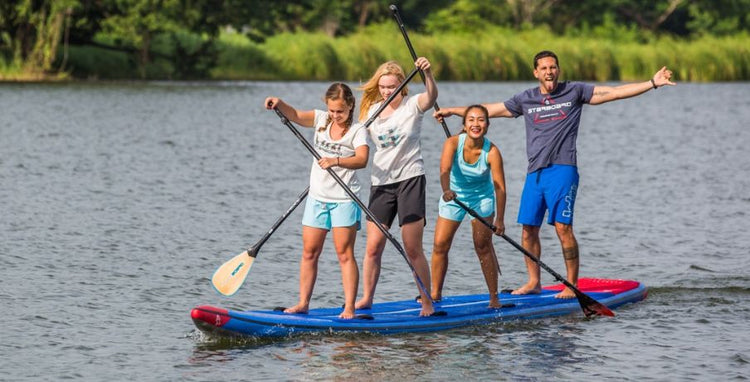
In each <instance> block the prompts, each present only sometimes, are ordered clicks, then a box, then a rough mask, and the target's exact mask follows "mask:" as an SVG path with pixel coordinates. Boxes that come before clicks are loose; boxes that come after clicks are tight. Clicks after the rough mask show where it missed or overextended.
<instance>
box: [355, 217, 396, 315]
mask: <svg viewBox="0 0 750 382" xmlns="http://www.w3.org/2000/svg"><path fill="white" fill-rule="evenodd" d="M386 229H388V227H386ZM385 241H386V237H385V235H383V233H382V232H380V229H379V228H378V226H377V225H376V224H375V223H373V222H371V221H369V220H368V221H367V246H366V250H365V259H364V264H363V265H362V289H363V291H362V298H361V299H359V301H357V303H356V304H355V305H354V307H355V308H356V309H369V308H370V307H371V306H372V301H373V298H374V297H375V287H376V286H377V285H378V278H380V261H381V259H382V256H383V249H384V248H385Z"/></svg>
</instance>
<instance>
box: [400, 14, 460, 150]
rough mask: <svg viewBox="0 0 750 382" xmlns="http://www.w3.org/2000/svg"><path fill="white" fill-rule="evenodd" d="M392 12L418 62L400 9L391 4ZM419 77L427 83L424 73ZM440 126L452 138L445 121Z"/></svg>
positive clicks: (412, 54)
mask: <svg viewBox="0 0 750 382" xmlns="http://www.w3.org/2000/svg"><path fill="white" fill-rule="evenodd" d="M390 8H391V12H393V17H395V18H396V23H397V24H398V27H399V29H401V34H402V35H403V36H404V41H406V46H407V47H408V48H409V52H410V53H411V58H412V59H413V60H414V61H416V60H417V53H416V52H414V47H413V46H412V45H411V41H410V40H409V35H408V34H407V33H406V28H405V27H404V22H403V20H401V15H400V14H399V13H398V7H396V6H395V5H393V4H391V6H390ZM419 75H420V76H421V77H422V83H425V82H426V81H425V78H424V74H423V73H422V72H419ZM433 108H434V109H435V111H439V110H440V107H439V106H438V104H437V101H436V102H435V105H434V106H433ZM440 124H441V125H442V126H443V131H445V136H446V137H450V136H451V132H450V130H448V125H446V124H445V120H442V121H440Z"/></svg>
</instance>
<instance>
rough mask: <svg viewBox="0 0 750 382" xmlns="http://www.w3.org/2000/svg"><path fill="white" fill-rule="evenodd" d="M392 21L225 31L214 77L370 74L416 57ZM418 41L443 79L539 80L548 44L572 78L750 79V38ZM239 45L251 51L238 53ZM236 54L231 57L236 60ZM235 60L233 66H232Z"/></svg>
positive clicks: (482, 36) (491, 33)
mask: <svg viewBox="0 0 750 382" xmlns="http://www.w3.org/2000/svg"><path fill="white" fill-rule="evenodd" d="M394 29H395V28H393V27H392V26H391V25H382V26H375V27H370V28H368V29H366V30H365V31H362V32H359V33H357V34H354V35H351V36H347V37H343V38H338V39H332V38H328V37H325V36H323V35H319V34H294V35H292V34H282V35H279V36H275V37H272V38H270V39H268V40H267V41H266V42H265V43H264V44H254V43H251V42H249V41H245V42H244V43H243V44H244V47H243V48H241V49H240V48H239V45H237V40H238V38H240V39H241V36H224V37H222V39H221V41H220V44H222V47H221V48H220V51H221V54H222V57H223V58H222V59H221V60H220V65H218V66H217V67H215V68H214V69H213V70H212V72H211V76H212V77H213V78H215V79H237V78H242V79H274V80H350V81H360V80H366V79H367V78H369V76H370V75H371V74H372V72H373V71H374V70H375V68H376V67H377V66H378V65H379V64H380V63H382V62H383V61H385V60H389V59H395V60H397V61H399V62H400V63H402V64H404V65H405V64H407V63H409V62H411V61H412V60H411V57H410V56H409V52H408V50H407V48H406V45H405V43H404V42H403V40H402V37H401V35H400V33H399V32H398V31H397V30H394ZM410 37H411V40H412V43H413V45H414V48H415V50H416V51H417V53H418V54H419V55H423V56H426V57H428V58H430V60H431V61H432V63H433V67H434V69H433V70H434V72H435V75H436V77H437V78H438V79H440V80H444V81H510V80H528V79H532V78H533V77H532V67H531V65H532V63H531V60H532V57H533V56H534V54H535V53H536V52H538V51H540V50H543V49H549V50H553V51H555V52H556V53H557V54H558V56H559V57H560V64H561V66H562V68H563V71H564V75H565V77H566V78H568V79H577V80H589V81H636V80H642V79H644V78H649V77H651V76H652V75H653V73H654V72H655V71H656V70H658V69H659V68H660V67H661V66H663V65H668V66H669V67H670V68H671V69H672V70H674V72H675V73H676V74H677V79H678V80H679V81H692V82H709V81H747V80H750V44H749V42H750V38H748V36H747V35H738V36H732V37H721V38H719V37H710V36H708V37H703V38H701V39H698V40H693V41H684V40H675V39H672V38H658V39H653V40H652V41H650V42H647V43H642V42H634V41H626V42H618V41H611V40H601V39H590V38H581V37H556V36H554V35H552V34H551V33H548V32H546V31H544V30H531V31H525V32H516V31H510V30H504V29H493V30H487V31H484V32H481V33H476V34H466V35H460V34H451V35H434V36H426V35H417V34H412V35H411V36H410ZM229 40H231V41H233V44H235V45H232V46H233V49H240V51H244V52H250V51H251V52H252V54H246V55H245V57H242V56H240V55H237V54H236V53H232V51H231V50H230V49H227V48H226V46H228V45H229V44H227V43H226V41H229ZM230 57H231V58H230ZM229 63H231V64H229Z"/></svg>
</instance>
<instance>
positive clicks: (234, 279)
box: [211, 186, 310, 296]
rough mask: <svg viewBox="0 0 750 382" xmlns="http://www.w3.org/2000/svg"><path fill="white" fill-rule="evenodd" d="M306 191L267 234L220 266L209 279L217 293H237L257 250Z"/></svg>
mask: <svg viewBox="0 0 750 382" xmlns="http://www.w3.org/2000/svg"><path fill="white" fill-rule="evenodd" d="M308 191H310V187H309V186H308V187H307V188H305V191H303V192H302V193H301V194H300V195H299V197H297V200H295V201H294V203H293V204H292V205H291V207H289V209H288V210H286V212H284V214H283V215H281V217H280V218H279V219H278V220H276V223H273V226H271V229H270V230H268V232H266V234H265V235H263V237H262V238H261V239H260V240H258V242H257V243H255V245H253V246H252V247H250V248H248V249H247V251H245V252H242V253H240V254H239V255H237V256H235V257H233V258H232V259H231V260H229V261H227V262H226V263H224V264H222V265H221V266H220V267H219V269H217V270H216V272H214V275H213V277H211V284H213V286H214V288H215V289H216V291H217V292H219V293H221V294H223V295H225V296H231V295H233V294H234V293H235V292H237V290H238V289H240V286H242V283H243V282H245V277H247V273H248V272H249V271H250V267H252V266H253V262H254V261H255V257H256V256H258V250H260V247H261V246H263V244H265V242H266V240H268V238H269V237H271V235H272V234H273V233H274V232H275V231H276V229H277V228H279V226H280V225H281V223H283V222H284V220H286V218H287V217H289V215H291V214H292V211H294V209H295V208H297V206H298V205H299V204H300V203H302V201H303V200H304V199H305V197H306V196H307V192H308Z"/></svg>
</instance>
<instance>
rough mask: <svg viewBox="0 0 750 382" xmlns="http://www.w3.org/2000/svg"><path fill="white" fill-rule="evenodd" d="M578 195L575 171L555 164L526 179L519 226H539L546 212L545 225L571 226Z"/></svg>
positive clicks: (519, 210) (529, 175)
mask: <svg viewBox="0 0 750 382" xmlns="http://www.w3.org/2000/svg"><path fill="white" fill-rule="evenodd" d="M577 193H578V168H577V167H576V166H571V165H561V164H555V165H552V166H550V167H545V168H543V169H541V170H537V171H534V172H532V173H531V174H527V175H526V183H525V184H524V186H523V193H522V194H521V206H520V207H519V209H518V223H520V224H523V225H531V226H537V227H538V226H540V225H542V221H544V213H545V212H546V211H547V210H549V215H548V216H547V223H548V224H555V223H556V222H557V223H563V224H568V225H572V224H573V207H574V206H575V201H576V195H577Z"/></svg>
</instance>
